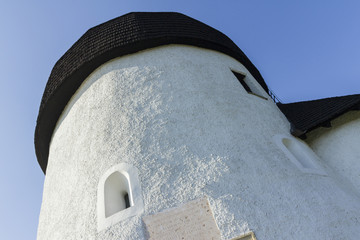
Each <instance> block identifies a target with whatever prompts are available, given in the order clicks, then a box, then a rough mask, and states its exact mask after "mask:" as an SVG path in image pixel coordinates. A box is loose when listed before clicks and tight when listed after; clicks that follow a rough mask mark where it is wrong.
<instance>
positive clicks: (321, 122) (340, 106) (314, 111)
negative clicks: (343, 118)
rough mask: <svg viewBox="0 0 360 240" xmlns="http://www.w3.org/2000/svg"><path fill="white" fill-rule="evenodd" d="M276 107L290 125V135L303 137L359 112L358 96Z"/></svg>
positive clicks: (359, 102)
mask: <svg viewBox="0 0 360 240" xmlns="http://www.w3.org/2000/svg"><path fill="white" fill-rule="evenodd" d="M277 105H278V107H279V108H280V110H281V111H282V112H283V113H284V114H285V116H286V117H287V119H288V120H289V122H290V123H291V133H292V134H293V135H294V136H297V137H305V134H306V133H307V132H309V131H311V130H313V129H315V128H318V127H322V126H323V127H329V126H331V125H330V121H331V120H333V119H335V118H336V117H338V116H340V115H342V114H344V113H346V112H348V111H350V110H359V109H360V94H357V95H349V96H343V97H332V98H324V99H319V100H313V101H305V102H296V103H288V104H282V103H278V104H277Z"/></svg>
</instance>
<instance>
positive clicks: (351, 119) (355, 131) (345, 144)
mask: <svg viewBox="0 0 360 240" xmlns="http://www.w3.org/2000/svg"><path fill="white" fill-rule="evenodd" d="M331 124H332V127H331V128H319V129H316V130H315V131H313V132H311V133H310V134H308V139H307V140H306V141H307V142H308V143H309V145H310V146H311V147H312V148H313V149H314V151H315V152H316V153H317V154H318V155H319V156H320V157H321V158H322V159H323V161H324V162H325V163H326V164H327V165H328V166H329V168H331V171H332V174H333V175H334V177H338V178H339V181H341V182H343V184H344V185H346V187H347V188H349V191H351V192H353V193H354V194H357V196H359V198H360V111H351V112H348V113H346V114H344V115H342V116H340V117H339V118H337V119H335V120H333V121H332V122H331ZM359 201H360V200H359Z"/></svg>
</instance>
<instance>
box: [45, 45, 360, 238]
mask: <svg viewBox="0 0 360 240" xmlns="http://www.w3.org/2000/svg"><path fill="white" fill-rule="evenodd" d="M230 69H232V70H237V71H240V72H246V73H248V71H247V70H246V69H245V68H244V67H243V66H242V65H241V64H240V63H239V62H237V61H236V60H234V59H233V58H231V57H228V56H226V55H224V54H221V53H218V52H215V51H211V50H205V49H200V48H196V47H190V46H181V45H169V46H163V47H158V48H155V49H150V50H147V51H143V52H139V53H136V54H133V55H129V56H125V57H121V58H118V59H115V60H113V61H110V62H108V63H106V64H104V65H102V66H101V67H99V68H98V69H97V70H96V71H94V72H93V73H92V74H91V75H90V76H89V77H88V78H87V79H86V81H85V82H84V83H83V84H82V86H81V87H80V88H79V90H78V91H77V92H76V94H75V95H74V96H73V98H72V99H71V101H70V102H69V104H68V105H67V107H66V109H65V110H64V112H63V114H62V116H61V118H60V119H59V121H58V123H57V127H56V130H55V131H54V134H53V138H52V142H51V145H50V154H49V161H48V167H47V175H46V179H45V184H44V195H43V204H42V209H41V214H40V222H39V229H38V239H39V240H48V239H54V240H55V239H61V240H64V239H87V240H88V239H107V240H115V239H145V237H146V230H145V225H144V223H143V221H142V217H144V216H147V215H151V214H155V213H157V212H160V211H162V210H164V209H168V208H172V207H176V206H179V205H181V204H184V203H186V202H188V201H191V200H194V199H197V198H201V197H204V196H206V197H207V198H208V199H209V202H210V206H211V209H212V211H213V213H214V217H215V221H216V223H217V225H218V227H219V229H220V232H221V236H222V239H231V238H233V237H236V236H239V235H241V234H242V233H245V232H248V231H249V230H253V231H254V232H255V234H256V236H257V239H259V240H265V239H266V240H272V239H274V240H275V239H276V240H277V239H301V240H303V239H312V238H313V237H314V236H316V238H318V239H353V237H354V236H359V235H360V228H359V226H360V222H359V221H360V218H359V216H360V201H359V199H358V198H356V197H354V196H353V195H351V194H349V193H348V192H347V191H344V190H343V188H342V187H341V186H339V185H338V184H337V182H336V181H337V179H336V178H332V177H329V176H320V175H316V174H309V173H304V172H302V171H300V170H299V169H298V168H297V167H296V166H295V165H294V164H293V163H292V162H291V161H290V160H289V159H288V158H287V156H286V154H285V153H284V152H283V151H282V150H281V149H279V148H278V147H277V145H276V143H275V142H274V140H273V136H275V135H277V134H282V135H287V134H289V133H288V132H289V124H288V122H287V120H286V119H285V117H284V116H283V115H282V113H281V112H280V111H279V110H278V108H277V107H276V105H275V104H274V103H273V102H272V101H271V100H264V99H262V98H259V97H257V96H254V95H251V94H248V93H247V92H246V91H245V90H244V89H243V88H242V86H241V84H240V83H239V82H238V80H237V79H236V78H235V76H234V75H233V73H232V72H231V70H230ZM248 77H251V76H250V75H249V74H248ZM251 79H252V80H253V81H254V79H253V78H252V77H251ZM256 86H257V87H258V88H259V91H263V90H261V88H260V86H259V85H258V84H256ZM263 95H265V93H264V92H263ZM119 163H126V164H130V165H132V166H134V167H135V168H136V169H138V174H139V180H140V184H141V189H142V197H143V201H144V211H143V212H142V213H141V214H138V215H136V216H133V217H130V218H128V219H125V220H123V221H119V222H117V223H114V224H113V225H112V226H110V227H109V228H107V229H105V230H102V231H100V232H98V231H97V209H96V206H97V189H98V183H99V179H101V177H102V176H103V174H105V173H106V172H107V171H108V169H110V168H111V167H113V166H114V165H117V164H119ZM319 164H323V163H322V162H321V163H319ZM323 167H324V169H325V170H326V169H327V168H326V166H323Z"/></svg>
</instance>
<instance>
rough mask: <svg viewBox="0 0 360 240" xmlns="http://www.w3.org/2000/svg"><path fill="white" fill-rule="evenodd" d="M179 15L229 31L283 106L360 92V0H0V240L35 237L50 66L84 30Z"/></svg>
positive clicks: (42, 178) (230, 35)
mask: <svg viewBox="0 0 360 240" xmlns="http://www.w3.org/2000/svg"><path fill="white" fill-rule="evenodd" d="M131 11H177V12H182V13H185V14H187V15H189V16H191V17H193V18H196V19H198V20H200V21H202V22H204V23H206V24H208V25H210V26H212V27H214V28H216V29H218V30H220V31H221V32H223V33H225V34H226V35H227V36H229V37H230V38H231V39H232V40H233V41H234V42H235V43H236V44H237V45H238V46H239V47H240V48H241V49H242V50H243V51H244V52H245V54H246V55H247V56H248V57H249V58H250V60H251V61H252V62H253V63H254V64H255V65H256V66H257V68H258V69H259V70H260V72H261V74H262V75H263V77H264V79H265V81H266V82H267V83H268V85H269V87H270V88H271V89H272V90H273V91H274V92H275V93H276V94H277V95H278V96H279V97H280V98H281V99H282V101H283V102H294V101H301V100H310V99H317V98H323V97H331V96H340V95H349V94H359V93H360V82H359V80H360V27H359V26H360V1H358V0H356V1H355V0H354V1H348V0H338V1H333V0H327V1H325V0H322V1H321V0H319V1H314V0H311V1H310V0H302V1H288V0H283V1H278V0H273V1H269V0H262V1H260V0H222V1H220V0H193V1H189V0H182V1H170V0H167V1H165V0H152V1H148V0H143V1H140V0H126V1H125V0H117V1H111V0H104V1H89V0H88V1H84V0H78V1H69V0H63V1H25V0H22V1H17V0H13V1H5V0H3V1H1V2H0V31H1V32H0V70H1V71H0V74H1V78H0V107H1V112H2V114H1V117H0V128H1V129H0V130H1V136H2V137H1V138H0V141H1V142H0V143H1V144H0V146H1V148H0V161H1V162H0V163H1V168H0V171H1V173H0V189H1V198H0V199H1V200H0V201H1V204H0V239H16V240H17V239H35V238H36V231H37V225H38V216H39V212H40V205H41V199H42V188H43V182H44V175H43V173H42V171H41V170H40V167H39V166H38V164H37V161H36V157H35V152H34V144H33V136H34V129H35V123H36V117H37V112H38V108H39V104H40V99H41V96H42V93H43V90H44V87H45V84H46V81H47V78H48V76H49V74H50V71H51V69H52V67H53V66H54V64H55V62H56V61H57V60H58V59H59V58H60V57H61V56H62V54H63V53H64V52H65V51H66V50H67V49H68V48H69V47H70V46H71V45H72V44H73V43H74V42H75V41H76V40H77V39H78V38H79V37H80V36H81V35H82V34H83V33H84V32H85V31H86V30H87V29H89V28H90V27H93V26H95V25H97V24H100V23H102V22H104V21H107V20H109V19H112V18H114V17H117V16H120V15H123V14H125V13H128V12H131Z"/></svg>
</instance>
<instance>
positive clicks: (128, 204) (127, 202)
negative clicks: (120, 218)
mask: <svg viewBox="0 0 360 240" xmlns="http://www.w3.org/2000/svg"><path fill="white" fill-rule="evenodd" d="M124 200H125V208H129V207H131V206H130V200H129V194H128V193H126V194H125V195H124Z"/></svg>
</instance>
